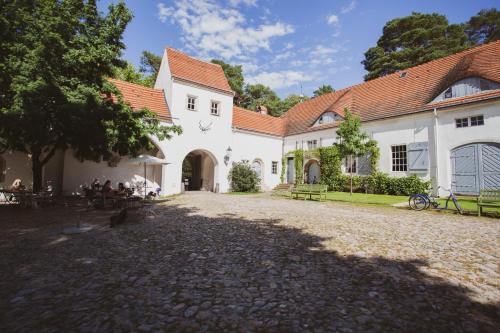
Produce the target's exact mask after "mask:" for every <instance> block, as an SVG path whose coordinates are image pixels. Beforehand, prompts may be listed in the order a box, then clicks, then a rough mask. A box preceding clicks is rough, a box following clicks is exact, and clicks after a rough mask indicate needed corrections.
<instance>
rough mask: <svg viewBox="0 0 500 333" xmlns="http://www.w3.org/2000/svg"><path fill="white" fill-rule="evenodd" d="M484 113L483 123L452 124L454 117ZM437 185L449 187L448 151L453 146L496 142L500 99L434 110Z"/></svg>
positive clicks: (499, 125)
mask: <svg viewBox="0 0 500 333" xmlns="http://www.w3.org/2000/svg"><path fill="white" fill-rule="evenodd" d="M475 115H483V116H484V125H483V126H473V127H465V128H456V126H455V119H457V118H465V117H470V116H475ZM438 124H439V126H438V145H439V153H438V161H437V162H438V168H439V175H438V177H439V178H438V179H439V185H441V186H443V187H445V188H450V185H451V162H450V151H451V150H453V149H454V148H456V147H459V146H462V145H465V144H469V143H479V142H496V143H500V101H492V102H489V103H482V104H479V105H478V104H476V105H469V106H462V107H455V108H453V109H444V110H438Z"/></svg>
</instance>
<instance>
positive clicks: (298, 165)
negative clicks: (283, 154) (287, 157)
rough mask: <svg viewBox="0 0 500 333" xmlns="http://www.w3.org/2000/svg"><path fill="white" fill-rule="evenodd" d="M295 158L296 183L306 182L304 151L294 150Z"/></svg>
mask: <svg viewBox="0 0 500 333" xmlns="http://www.w3.org/2000/svg"><path fill="white" fill-rule="evenodd" d="M294 155H295V158H294V161H295V184H303V183H304V151H303V150H302V149H297V150H296V151H295V152H294Z"/></svg>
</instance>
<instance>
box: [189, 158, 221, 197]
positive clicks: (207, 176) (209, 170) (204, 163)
mask: <svg viewBox="0 0 500 333" xmlns="http://www.w3.org/2000/svg"><path fill="white" fill-rule="evenodd" d="M216 167H217V160H216V159H215V156H214V155H212V154H211V153H210V152H208V151H206V150H203V149H197V150H193V151H192V152H190V153H189V154H187V155H186V157H185V158H184V160H183V161H182V179H181V182H182V183H183V184H184V189H185V190H186V191H211V192H216V191H217V188H216V185H217V184H216V182H215V169H216Z"/></svg>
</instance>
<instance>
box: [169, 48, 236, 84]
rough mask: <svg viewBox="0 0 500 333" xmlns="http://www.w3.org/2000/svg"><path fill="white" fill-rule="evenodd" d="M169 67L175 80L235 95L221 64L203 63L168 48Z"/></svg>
mask: <svg viewBox="0 0 500 333" xmlns="http://www.w3.org/2000/svg"><path fill="white" fill-rule="evenodd" d="M167 57H168V66H169V68H170V73H171V74H172V76H173V77H174V78H178V79H182V80H186V81H190V82H194V83H198V84H201V85H203V86H206V87H210V88H215V89H219V90H223V91H226V92H230V93H233V91H232V90H231V87H230V86H229V83H228V82H227V79H226V76H225V75H224V71H223V70H222V67H221V66H220V65H219V64H212V63H210V62H206V61H201V60H198V59H195V58H192V57H190V56H188V55H187V54H185V53H183V52H180V51H178V50H175V49H172V48H167Z"/></svg>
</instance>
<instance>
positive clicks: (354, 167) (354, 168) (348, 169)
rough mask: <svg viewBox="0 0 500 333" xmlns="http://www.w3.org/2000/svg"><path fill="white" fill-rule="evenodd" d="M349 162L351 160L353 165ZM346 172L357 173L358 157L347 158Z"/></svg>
mask: <svg viewBox="0 0 500 333" xmlns="http://www.w3.org/2000/svg"><path fill="white" fill-rule="evenodd" d="M349 162H351V165H349ZM345 172H346V173H351V172H352V173H356V172H357V158H356V157H354V156H353V157H352V158H350V157H349V156H348V157H346V158H345Z"/></svg>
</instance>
